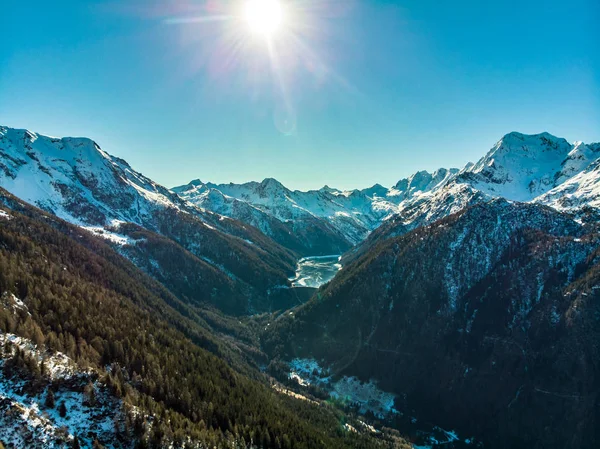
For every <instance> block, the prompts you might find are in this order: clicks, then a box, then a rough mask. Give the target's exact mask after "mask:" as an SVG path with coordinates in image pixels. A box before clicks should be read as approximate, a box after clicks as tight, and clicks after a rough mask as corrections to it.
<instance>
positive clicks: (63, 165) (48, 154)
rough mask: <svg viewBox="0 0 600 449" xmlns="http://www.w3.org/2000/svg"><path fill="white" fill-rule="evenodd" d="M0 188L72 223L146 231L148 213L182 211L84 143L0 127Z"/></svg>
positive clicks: (165, 192) (118, 163) (175, 202)
mask: <svg viewBox="0 0 600 449" xmlns="http://www.w3.org/2000/svg"><path fill="white" fill-rule="evenodd" d="M0 186H1V187H4V188H5V189H6V190H8V191H9V192H11V193H13V194H14V195H16V196H18V197H19V198H21V199H23V200H24V201H27V202H28V203H31V204H34V205H36V206H38V207H39V208H41V209H44V210H46V211H49V212H51V213H53V214H55V215H57V216H59V217H60V218H63V219H65V220H67V221H70V222H72V223H82V224H91V225H100V226H103V225H105V224H106V223H107V222H108V221H109V220H121V221H127V222H133V223H136V224H139V225H142V226H143V225H147V224H148V223H149V222H150V221H151V220H152V212H153V211H156V210H162V209H166V208H173V209H178V210H182V209H183V210H185V209H186V206H185V205H184V204H183V202H182V201H181V200H180V199H179V198H178V197H177V196H176V195H174V194H172V193H171V192H169V191H168V190H167V189H165V188H164V187H162V186H160V185H158V184H156V183H154V182H153V181H151V180H150V179H148V178H146V177H145V176H143V175H141V174H140V173H137V172H135V171H134V170H133V169H131V167H130V166H129V165H128V164H127V163H126V162H125V161H123V160H122V159H119V158H116V157H113V156H111V155H109V154H108V153H106V152H105V151H103V150H102V149H100V147H99V146H98V145H97V144H96V143H95V142H94V141H92V140H90V139H87V138H73V137H64V138H60V139H59V138H55V137H48V136H43V135H40V134H36V133H33V132H31V131H27V130H22V129H12V128H6V127H0Z"/></svg>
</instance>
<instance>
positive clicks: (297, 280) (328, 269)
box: [290, 255, 342, 288]
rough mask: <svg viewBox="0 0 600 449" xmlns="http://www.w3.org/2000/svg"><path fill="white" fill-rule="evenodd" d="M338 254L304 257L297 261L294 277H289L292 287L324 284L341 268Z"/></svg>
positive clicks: (313, 286) (315, 286) (314, 286)
mask: <svg viewBox="0 0 600 449" xmlns="http://www.w3.org/2000/svg"><path fill="white" fill-rule="evenodd" d="M339 261H340V256H338V255H335V256H314V257H304V258H303V259H300V260H299V261H298V267H297V268H296V277H294V278H292V279H290V280H291V281H292V286H293V287H312V288H318V287H320V286H321V285H323V284H326V283H327V282H329V281H330V280H332V279H333V277H334V276H335V275H336V273H337V272H338V271H339V270H340V269H341V268H342V265H341V264H340V263H339Z"/></svg>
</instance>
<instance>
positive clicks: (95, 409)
mask: <svg viewBox="0 0 600 449" xmlns="http://www.w3.org/2000/svg"><path fill="white" fill-rule="evenodd" d="M0 347H1V348H3V351H2V355H3V357H2V359H1V360H0V441H2V442H3V443H4V445H5V447H6V448H7V449H9V448H15V449H17V448H19V449H20V448H43V449H46V448H63V447H70V446H67V445H70V444H71V442H72V440H73V438H74V437H75V435H77V436H78V438H79V440H80V443H81V447H84V448H87V447H91V443H92V441H93V440H94V438H97V439H98V441H99V442H100V443H102V444H103V445H104V446H105V447H106V448H110V449H117V448H122V447H124V446H122V445H120V444H118V443H117V442H116V441H115V434H114V432H115V424H119V423H122V421H123V417H124V415H123V413H122V403H121V401H120V400H118V399H116V398H114V397H113V396H111V395H110V394H109V393H108V391H107V388H106V387H105V386H104V385H102V384H101V383H100V382H98V381H97V380H96V379H97V376H95V375H94V373H93V372H92V371H82V370H81V369H79V368H78V367H77V366H76V365H75V363H74V362H73V361H72V360H71V359H70V358H69V357H67V356H66V355H64V354H62V353H51V352H50V351H47V350H46V349H44V348H39V347H37V346H36V345H35V344H33V343H32V342H31V341H30V340H27V339H24V338H21V337H18V336H16V335H13V334H7V333H1V332H0ZM7 349H8V352H6V350H7ZM17 349H19V350H20V351H22V352H23V353H24V354H25V355H26V356H27V357H31V358H32V359H33V360H35V361H37V362H38V363H39V364H40V366H41V364H42V363H43V364H44V366H45V368H44V372H45V376H46V377H45V378H44V379H43V380H42V382H43V383H45V386H42V387H41V388H40V387H37V388H36V387H35V385H34V382H33V381H31V380H29V379H23V378H21V376H18V375H15V376H11V377H7V375H6V373H5V370H4V365H5V364H6V363H7V360H8V359H10V358H12V356H13V354H14V353H15V352H16V350H17ZM42 385H43V384H42ZM86 386H87V390H88V391H87V392H86V391H85V390H86ZM91 389H93V396H94V400H95V404H94V405H91V404H90V402H89V401H90V396H91V395H90V391H91ZM50 391H52V393H50ZM49 394H53V395H54V407H48V406H46V404H47V401H46V399H47V397H48V395H49ZM62 404H64V406H65V409H66V414H64V416H61V413H60V411H59V407H60V408H62V407H61V405H62Z"/></svg>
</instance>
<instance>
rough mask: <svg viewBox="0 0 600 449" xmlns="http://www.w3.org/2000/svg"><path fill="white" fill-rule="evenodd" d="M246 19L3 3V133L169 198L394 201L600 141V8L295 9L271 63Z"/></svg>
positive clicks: (153, 2) (298, 3) (230, 11)
mask: <svg viewBox="0 0 600 449" xmlns="http://www.w3.org/2000/svg"><path fill="white" fill-rule="evenodd" d="M244 1H245V0H237V1H219V0H207V1H200V0H194V1H187V2H186V1H174V0H143V1H142V0H136V1H129V0H119V1H112V2H103V1H93V2H86V1H83V0H56V1H47V0H43V1H37V0H7V1H3V2H2V7H1V9H0V124H4V125H8V126H13V127H18V128H28V129H31V130H33V131H37V132H41V133H43V134H50V135H55V136H65V135H75V136H87V137H91V138H93V139H94V140H96V141H97V142H98V143H99V144H100V145H101V146H102V147H103V149H105V150H106V151H108V152H109V153H111V154H115V155H117V156H120V157H122V158H124V159H126V160H127V161H128V162H129V163H130V164H131V165H132V166H133V167H134V168H135V169H136V170H138V171H141V172H142V173H144V174H145V175H146V176H149V177H151V178H152V179H154V180H156V181H158V182H160V183H162V184H164V185H166V186H168V187H172V186H174V185H178V184H183V183H186V182H188V181H189V180H191V179H193V178H200V179H202V180H204V181H213V182H229V181H233V182H243V181H249V180H262V179H263V178H265V177H274V178H277V179H279V180H280V181H281V182H283V183H284V184H286V185H287V186H289V187H291V188H297V189H309V188H319V187H321V186H322V185H324V184H328V185H330V186H334V187H338V188H354V187H358V188H362V187H367V186H370V185H372V184H374V183H376V182H378V183H381V184H383V185H386V186H390V185H392V184H394V183H395V182H396V181H397V180H398V179H400V178H402V177H405V176H407V175H410V174H411V173H413V172H414V171H417V170H420V169H428V170H433V169H436V168H438V167H443V166H462V165H464V164H465V163H466V162H468V161H470V160H472V161H474V160H476V159H478V158H479V157H480V156H482V155H483V154H484V153H485V152H486V151H487V150H488V149H489V148H490V147H491V146H492V145H493V144H494V143H495V142H496V141H497V140H498V139H499V138H500V137H501V136H502V135H504V134H506V133H508V132H510V131H521V132H525V133H537V132H541V131H548V132H550V133H552V134H555V135H558V136H562V137H565V138H567V139H568V140H570V141H573V140H583V141H587V142H589V141H599V140H600V27H599V26H598V23H600V2H598V0H569V1H566V0H560V1H559V0H546V1H533V0H522V1H499V0H498V1H493V2H488V1H483V0H469V1H461V0H455V1H446V0H437V1H430V0H404V1H397V2H396V1H384V0H369V1H357V0H335V1H328V0H303V1H302V0H280V2H281V5H282V8H283V15H284V18H283V21H282V23H281V25H280V28H279V30H278V31H277V32H276V33H273V34H272V35H270V39H269V40H270V41H271V49H272V51H271V52H270V51H269V46H268V45H267V38H266V36H264V35H260V34H258V33H256V32H255V31H252V30H251V29H250V27H249V26H248V23H246V22H244V20H242V18H241V17H240V14H242V13H241V12H240V11H242V10H244ZM242 15H243V14H242Z"/></svg>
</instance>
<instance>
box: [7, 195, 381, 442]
mask: <svg viewBox="0 0 600 449" xmlns="http://www.w3.org/2000/svg"><path fill="white" fill-rule="evenodd" d="M0 210H1V211H2V212H1V213H0V291H2V293H0V298H2V299H1V300H0V335H2V337H1V338H0V339H6V338H8V339H11V340H14V338H13V337H12V336H10V335H8V336H6V333H7V332H8V333H12V334H17V335H18V336H19V337H20V338H26V339H29V340H32V341H33V342H35V344H36V345H37V346H36V347H35V348H36V351H37V350H40V348H41V345H45V346H46V347H48V348H49V350H50V351H51V353H50V355H51V356H52V354H55V352H54V351H60V352H62V353H64V354H65V355H66V356H68V357H70V358H71V359H72V360H73V361H74V362H75V363H76V364H77V365H78V366H79V367H80V369H82V370H84V371H85V370H87V369H88V368H89V369H92V370H93V371H94V372H95V373H98V374H97V375H98V376H99V378H98V377H96V378H94V379H93V381H94V382H95V381H96V379H97V380H98V383H97V384H95V385H94V386H93V387H92V388H93V389H96V390H97V391H99V390H100V389H102V390H103V391H108V392H110V395H111V396H112V397H113V398H114V401H113V402H115V403H116V402H122V403H125V404H127V405H128V409H129V410H130V413H129V419H130V421H129V425H128V426H124V425H123V426H121V423H122V418H119V419H117V420H115V422H114V423H113V422H111V421H110V418H109V424H110V426H109V427H108V428H107V429H105V431H106V432H108V433H110V432H114V436H113V437H112V438H111V437H110V436H107V435H106V434H105V433H103V434H102V435H100V434H94V433H93V432H90V433H86V434H83V435H80V436H79V437H80V440H81V444H82V445H83V446H84V447H91V445H92V440H93V439H94V438H100V439H102V441H101V442H102V443H106V444H109V445H113V447H123V448H125V447H127V448H130V447H132V446H133V445H134V444H135V443H140V442H141V440H144V441H145V442H146V443H148V444H149V445H150V447H173V446H174V447H182V446H183V444H184V442H186V441H188V442H190V443H193V445H192V447H225V446H228V447H232V446H237V447H245V446H246V445H248V444H250V442H254V443H253V444H259V445H260V446H261V447H265V448H271V447H272V448H282V447H286V448H291V447H292V443H291V442H292V441H293V447H298V448H319V447H321V448H343V447H349V448H351V447H365V448H369V447H380V442H379V441H378V440H377V439H374V438H372V437H370V436H369V435H366V434H362V435H359V434H354V433H351V432H346V431H344V430H343V427H342V425H341V424H340V420H343V419H345V418H343V417H342V416H341V415H340V414H339V412H336V411H335V410H334V409H330V408H326V407H319V406H317V405H314V404H313V403H311V402H308V401H302V400H296V399H293V398H291V397H289V396H286V395H283V394H280V393H278V392H276V391H275V390H274V389H272V388H270V387H269V386H268V385H267V383H266V379H265V378H264V377H263V375H262V374H260V373H259V372H258V371H257V370H255V369H254V368H252V367H251V366H249V365H248V364H247V363H246V362H245V361H244V359H243V356H241V355H240V353H241V352H242V350H241V342H236V340H235V339H232V338H231V337H228V338H225V337H224V336H222V335H220V334H219V333H218V332H217V331H215V329H214V328H212V327H211V326H210V325H208V324H207V323H206V322H203V320H201V319H199V317H196V316H193V312H192V311H190V310H189V308H187V307H186V305H185V304H183V303H181V302H180V301H178V299H177V298H176V297H174V296H173V295H172V294H170V293H169V292H168V291H167V290H166V289H164V288H163V287H162V286H161V285H160V284H159V283H158V282H156V281H154V280H153V279H151V278H150V277H149V276H147V275H145V274H144V273H143V272H141V271H140V270H139V269H137V268H136V267H135V266H134V265H133V264H132V263H131V262H129V261H127V260H126V259H125V258H123V257H122V256H120V255H119V254H118V253H117V252H115V251H114V250H113V249H112V248H111V247H110V246H108V244H107V243H106V242H105V241H103V240H101V239H99V238H97V237H95V236H93V235H92V234H90V233H87V232H84V231H83V230H81V228H78V227H76V226H73V225H70V224H68V223H66V222H64V221H62V220H59V219H57V218H55V217H53V216H51V215H48V214H45V213H43V212H41V211H39V210H36V209H34V208H32V207H30V206H28V205H26V204H24V203H23V202H21V201H20V200H18V199H16V198H14V197H12V196H11V195H9V194H6V193H3V197H2V205H0ZM7 298H8V299H9V300H5V299H7ZM186 314H187V315H189V316H186ZM234 321H237V320H234ZM5 348H6V346H5V347H3V348H2V354H1V355H2V357H3V358H4V359H5V361H4V362H2V363H1V364H2V366H3V372H2V374H0V387H1V388H0V389H1V391H0V408H2V410H4V409H5V407H8V409H9V410H11V412H10V413H19V414H22V412H23V410H20V409H19V407H21V404H22V403H23V401H25V400H26V401H27V404H28V406H30V408H31V409H32V410H33V411H34V412H35V413H28V414H27V416H29V417H30V418H31V420H35V416H36V414H37V413H38V411H39V410H37V408H36V407H35V406H34V403H35V402H36V401H37V400H38V398H40V397H47V396H48V394H49V390H52V389H53V391H54V392H55V393H56V395H57V398H60V399H61V400H62V399H64V398H66V397H67V396H69V397H73V394H74V392H77V391H78V390H77V389H78V388H84V386H77V385H75V384H73V385H67V384H54V383H50V384H49V382H50V380H49V379H47V377H46V374H44V370H45V369H47V368H48V367H49V366H51V365H50V364H47V363H46V362H45V361H44V358H43V357H41V358H37V357H36V358H35V360H34V358H32V357H30V356H28V355H27V354H25V355H23V354H21V353H20V352H19V351H16V350H14V349H11V350H10V353H9V352H8V351H6V350H5ZM29 352H31V351H29ZM216 354H219V355H220V356H221V357H224V358H226V359H228V360H229V361H230V363H231V365H233V366H235V367H236V369H235V370H234V369H233V368H232V367H231V365H230V364H228V363H226V362H225V361H224V360H223V359H222V358H220V357H217V356H216ZM48 361H50V359H48ZM17 362H18V363H17ZM45 363H46V365H44V364H45ZM6 366H11V369H12V371H10V372H9V371H7V370H6V369H4V368H6ZM44 366H46V368H44ZM13 367H14V369H13ZM15 369H16V370H17V371H15ZM242 373H244V374H242ZM249 376H252V377H253V378H254V379H255V380H253V379H252V378H251V377H249ZM25 387H26V388H28V389H30V390H29V391H27V390H26V391H24V390H23V388H25ZM36 389H37V390H36ZM26 393H28V394H29V397H28V398H25V399H24V394H26ZM79 393H81V391H79ZM85 397H87V398H88V399H87V400H86V401H87V402H88V403H87V404H86V403H85V402H84V403H83V404H76V405H77V406H78V407H83V408H84V409H83V410H82V412H81V414H80V416H83V414H84V413H87V411H88V408H89V407H94V401H92V397H93V395H92V394H91V393H88V392H87V390H86V394H85V395H82V394H80V395H79V396H78V398H80V399H76V398H74V399H73V400H74V401H78V400H85ZM97 399H98V400H100V399H101V400H102V402H103V403H104V401H103V399H102V398H100V397H97ZM46 402H47V403H48V401H46ZM71 403H73V404H74V402H73V401H72V402H71ZM71 403H69V404H71ZM45 407H48V408H49V410H48V413H49V417H48V418H45V417H44V416H42V418H43V419H44V421H42V422H44V423H46V421H52V422H61V420H59V418H58V417H57V416H55V415H56V412H54V411H53V410H52V408H53V407H52V406H50V405H46V406H45ZM111 407H116V406H115V405H114V404H112V405H111ZM113 411H114V412H117V413H118V410H113ZM97 412H98V413H95V412H94V413H92V415H94V414H95V415H99V414H100V410H97ZM68 413H69V416H73V417H75V414H74V413H75V411H74V410H72V408H70V409H69V411H68ZM39 414H40V415H43V413H39ZM7 418H9V417H7V416H3V417H2V419H0V424H2V423H8V424H7V425H11V426H12V424H13V423H14V422H15V421H14V420H12V419H8V421H6V419H7ZM23 418H25V416H23ZM50 418H51V419H50ZM123 419H125V418H123ZM63 421H64V420H63ZM48 425H49V424H48ZM77 425H78V423H77V422H74V421H70V422H67V434H66V435H63V436H65V438H64V439H63V442H62V443H60V442H56V446H52V447H66V445H67V444H70V443H69V441H72V440H73V435H69V434H68V433H69V432H71V433H72V431H73V430H71V429H77ZM115 425H116V426H117V427H118V428H119V429H120V430H119V429H117V427H114V430H111V429H112V428H113V427H111V426H115ZM47 429H49V428H47ZM5 430H6V429H3V428H0V441H3V442H4V443H8V442H9V441H7V440H4V438H5V437H8V436H11V438H12V437H13V436H14V434H13V430H14V429H12V428H11V429H10V433H9V432H8V431H5ZM38 430H40V429H38ZM90 430H91V429H90ZM24 432H26V431H25V430H24ZM25 434H26V433H25ZM36 435H37V433H36ZM52 435H54V433H52ZM34 436H35V435H34ZM15 438H18V435H17V436H15ZM36 438H37V437H36ZM39 438H40V439H39V440H31V439H30V440H28V444H32V445H39V446H40V447H50V443H49V442H48V441H47V440H44V439H42V438H45V437H44V436H40V437H39ZM59 438H62V437H61V436H60V435H59ZM142 446H143V445H142ZM28 447H29V446H28ZM69 447H70V446H69Z"/></svg>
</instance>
